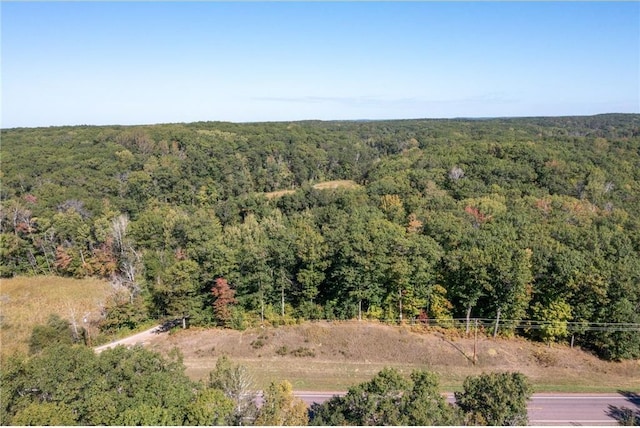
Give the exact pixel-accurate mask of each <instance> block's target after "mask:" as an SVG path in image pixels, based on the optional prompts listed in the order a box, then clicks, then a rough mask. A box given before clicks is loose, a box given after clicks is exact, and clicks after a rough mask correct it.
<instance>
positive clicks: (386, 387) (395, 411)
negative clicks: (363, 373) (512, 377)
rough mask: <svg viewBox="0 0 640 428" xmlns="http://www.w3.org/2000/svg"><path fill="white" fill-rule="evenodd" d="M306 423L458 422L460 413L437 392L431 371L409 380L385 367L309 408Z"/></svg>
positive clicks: (438, 423)
mask: <svg viewBox="0 0 640 428" xmlns="http://www.w3.org/2000/svg"><path fill="white" fill-rule="evenodd" d="M311 415H312V416H311V421H310V425H379V426H380V425H459V424H460V422H461V421H462V419H461V416H460V414H459V413H458V412H457V410H456V409H455V408H454V407H453V406H452V405H450V404H448V403H447V402H446V400H445V398H444V396H442V395H441V394H440V392H439V391H438V380H437V376H436V375H435V374H434V373H430V372H424V371H415V372H413V373H412V374H411V378H410V379H406V378H404V377H403V376H402V375H401V374H400V373H399V372H398V371H397V370H395V369H390V368H385V369H383V370H381V371H380V372H379V373H378V374H377V375H376V376H374V378H373V379H371V380H370V381H368V382H364V383H362V384H359V385H356V386H354V387H352V388H350V389H349V391H348V392H347V394H346V395H345V396H343V397H340V396H334V397H333V398H331V399H330V400H328V401H325V402H324V403H322V404H314V405H313V406H312V408H311Z"/></svg>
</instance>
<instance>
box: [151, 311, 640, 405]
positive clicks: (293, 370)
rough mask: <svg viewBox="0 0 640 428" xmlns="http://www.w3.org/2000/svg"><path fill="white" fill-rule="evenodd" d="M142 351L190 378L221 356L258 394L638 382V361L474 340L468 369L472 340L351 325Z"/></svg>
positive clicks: (208, 338)
mask: <svg viewBox="0 0 640 428" xmlns="http://www.w3.org/2000/svg"><path fill="white" fill-rule="evenodd" d="M148 346H149V347H150V348H151V349H154V350H158V351H161V352H164V353H166V352H168V351H169V350H170V349H172V348H173V347H177V348H178V349H180V351H181V352H182V354H183V355H184V364H185V366H186V367H187V374H188V375H189V376H191V377H192V378H195V379H199V378H205V377H206V376H207V375H208V373H209V371H210V370H212V369H213V367H214V366H215V363H216V361H217V359H218V357H220V356H222V355H226V356H228V357H229V358H231V359H232V360H233V361H236V362H239V363H241V364H243V365H245V366H247V367H248V368H250V370H251V372H252V374H253V377H254V379H255V381H256V382H257V383H258V384H259V385H258V386H259V387H265V386H266V385H267V384H268V382H270V381H273V380H280V379H288V380H290V381H291V382H292V384H293V386H294V388H295V389H297V390H346V389H347V388H348V387H349V386H351V385H354V384H356V383H359V382H363V381H366V380H369V379H370V378H371V377H373V375H375V374H376V373H377V372H378V371H379V370H380V369H381V368H383V367H385V366H391V367H396V368H399V369H401V370H404V371H405V372H410V371H411V370H414V369H427V370H431V371H435V372H437V373H438V374H439V376H440V384H441V387H442V388H443V390H447V391H452V390H455V389H457V388H459V387H460V386H461V384H462V381H463V379H464V378H465V377H466V376H468V375H470V374H479V373H482V372H487V371H520V372H522V373H524V374H526V375H527V376H528V377H529V378H530V379H531V381H532V383H533V384H534V385H535V389H536V391H538V392H545V391H546V392H549V391H556V392H560V391H573V392H578V391H580V392H615V391H617V390H634V389H637V385H638V381H639V380H640V361H626V362H623V363H611V362H604V361H601V360H599V359H598V358H596V357H595V356H593V355H591V354H589V353H586V352H584V351H582V350H580V349H579V348H578V347H576V348H574V349H571V348H569V347H568V346H563V345H556V346H554V347H551V348H549V347H547V346H544V345H542V344H535V343H531V342H528V341H526V340H522V339H500V338H498V339H493V338H489V337H486V336H482V335H481V336H480V337H479V339H478V342H477V350H476V352H477V364H476V365H475V366H474V365H473V364H471V362H470V361H471V360H470V358H471V359H472V357H473V349H474V340H473V338H464V337H463V335H462V334H459V335H458V337H456V336H454V335H451V334H449V335H448V336H445V335H443V334H441V333H437V332H434V331H430V332H429V331H425V330H424V329H421V328H416V327H413V328H412V327H410V326H404V327H397V326H388V325H382V324H379V323H368V322H357V321H352V322H336V323H327V322H315V323H305V324H302V325H297V326H288V327H279V328H266V329H252V330H248V331H244V332H238V331H232V330H220V329H215V330H197V329H193V330H187V331H177V332H175V333H174V334H169V335H158V336H155V337H154V338H153V339H152V340H151V341H150V342H149V343H148ZM465 354H466V356H465Z"/></svg>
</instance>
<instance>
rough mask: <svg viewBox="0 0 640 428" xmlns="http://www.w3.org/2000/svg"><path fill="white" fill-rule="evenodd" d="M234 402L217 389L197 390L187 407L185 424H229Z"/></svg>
mask: <svg viewBox="0 0 640 428" xmlns="http://www.w3.org/2000/svg"><path fill="white" fill-rule="evenodd" d="M234 409H235V403H234V402H233V400H232V399H230V398H229V397H227V396H226V395H225V394H224V392H223V391H221V390H219V389H205V390H202V391H199V393H198V394H197V396H196V399H195V401H193V402H192V403H190V404H189V405H188V407H187V413H186V416H185V425H194V426H202V425H231V424H232V422H233V420H234Z"/></svg>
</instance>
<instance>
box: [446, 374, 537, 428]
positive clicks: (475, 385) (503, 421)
mask: <svg viewBox="0 0 640 428" xmlns="http://www.w3.org/2000/svg"><path fill="white" fill-rule="evenodd" d="M462 387H463V391H462V392H456V393H455V397H456V404H457V405H458V406H459V407H460V408H461V409H462V411H463V412H464V413H465V415H466V416H465V417H466V420H467V422H468V423H470V424H472V425H494V426H495V425H498V426H504V425H526V424H527V422H528V416H527V401H528V400H529V398H530V396H531V392H532V391H531V386H530V385H529V381H528V380H527V378H526V377H525V376H524V375H523V374H521V373H484V374H482V375H479V376H469V377H467V378H466V379H465V380H464V383H463V385H462Z"/></svg>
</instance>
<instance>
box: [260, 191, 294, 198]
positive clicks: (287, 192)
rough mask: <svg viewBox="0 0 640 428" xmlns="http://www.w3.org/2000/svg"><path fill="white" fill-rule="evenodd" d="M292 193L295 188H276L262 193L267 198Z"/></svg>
mask: <svg viewBox="0 0 640 428" xmlns="http://www.w3.org/2000/svg"><path fill="white" fill-rule="evenodd" d="M292 193H296V191H295V190H276V191H275V192H267V193H265V194H264V195H265V196H266V197H267V199H273V198H279V197H281V196H284V195H290V194H292Z"/></svg>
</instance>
